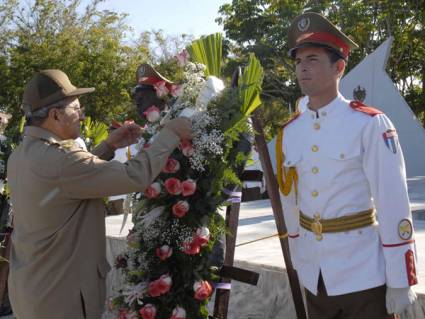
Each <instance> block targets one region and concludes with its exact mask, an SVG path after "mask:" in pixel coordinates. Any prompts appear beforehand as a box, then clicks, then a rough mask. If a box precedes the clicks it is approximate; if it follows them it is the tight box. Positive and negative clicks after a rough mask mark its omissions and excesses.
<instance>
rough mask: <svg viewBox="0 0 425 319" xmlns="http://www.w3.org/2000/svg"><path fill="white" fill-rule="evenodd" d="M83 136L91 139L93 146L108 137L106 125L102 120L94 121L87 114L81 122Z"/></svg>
mask: <svg viewBox="0 0 425 319" xmlns="http://www.w3.org/2000/svg"><path fill="white" fill-rule="evenodd" d="M83 125H84V136H85V137H88V138H89V139H91V140H92V141H93V146H96V145H98V144H100V142H102V141H103V140H106V139H107V137H108V126H107V125H106V124H104V123H102V122H97V121H94V120H92V119H91V118H90V116H87V117H86V118H85V119H84V122H83Z"/></svg>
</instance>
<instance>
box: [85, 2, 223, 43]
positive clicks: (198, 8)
mask: <svg viewBox="0 0 425 319" xmlns="http://www.w3.org/2000/svg"><path fill="white" fill-rule="evenodd" d="M90 2H91V1H90V0H83V1H82V6H85V5H87V4H88V3H90ZM230 2H231V0H150V1H148V0H105V1H104V2H103V3H101V4H100V5H99V8H100V9H106V10H110V11H114V12H119V13H127V14H129V16H128V17H127V19H126V22H127V24H128V25H130V26H131V27H133V28H134V29H135V32H136V34H139V33H140V32H142V31H150V30H159V29H162V30H163V31H164V34H165V35H171V36H172V35H180V34H183V33H185V34H193V35H194V36H195V37H198V36H200V35H204V34H210V33H214V32H221V31H223V28H222V27H221V26H219V25H218V24H217V23H216V22H215V21H214V20H215V19H216V18H217V17H218V13H217V12H218V9H219V7H220V6H221V5H223V4H224V3H230Z"/></svg>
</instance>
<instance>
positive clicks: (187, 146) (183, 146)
mask: <svg viewBox="0 0 425 319" xmlns="http://www.w3.org/2000/svg"><path fill="white" fill-rule="evenodd" d="M179 148H180V150H181V152H182V153H183V155H184V156H186V157H191V156H192V155H193V153H195V150H194V149H193V145H192V143H191V142H189V141H183V142H181V143H180V146H179Z"/></svg>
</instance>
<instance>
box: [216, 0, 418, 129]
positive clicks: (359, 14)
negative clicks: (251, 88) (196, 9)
mask: <svg viewBox="0 0 425 319" xmlns="http://www.w3.org/2000/svg"><path fill="white" fill-rule="evenodd" d="M305 11H315V12H320V13H322V14H324V15H325V16H326V17H328V19H330V20H331V21H332V22H333V23H334V24H336V25H337V26H339V27H340V28H341V29H342V30H343V31H344V32H345V33H347V34H349V35H352V36H353V38H354V40H355V41H356V43H358V44H359V46H360V48H359V49H358V50H356V51H354V52H353V54H352V55H350V60H349V63H348V69H347V71H349V70H350V69H351V68H352V67H353V66H355V65H356V64H358V63H359V62H360V61H361V60H362V59H363V58H364V57H365V56H366V55H367V54H368V53H371V52H372V51H373V50H374V49H375V48H376V47H377V46H379V44H381V43H382V42H383V41H384V40H385V39H387V38H388V37H389V36H394V44H393V49H392V54H391V57H390V59H389V61H388V73H389V74H390V76H391V77H392V79H393V81H394V82H395V83H396V84H397V86H398V87H399V89H400V91H401V93H402V95H403V96H404V97H405V99H406V101H407V102H408V104H409V105H410V106H411V107H412V109H413V111H414V112H415V113H416V114H417V116H418V117H419V118H421V119H423V120H425V118H424V115H425V87H424V83H425V60H424V59H423V57H424V54H425V29H424V27H425V2H424V1H423V0H416V1H391V0H380V1H359V0H355V1H353V0H321V1H306V0H304V1H290V0H233V1H232V2H231V3H229V4H225V5H223V6H221V8H220V10H219V17H218V18H217V20H216V21H217V22H219V23H220V24H222V25H223V28H224V30H225V32H226V36H227V37H228V38H229V39H230V40H231V41H233V42H234V45H235V46H236V47H237V50H238V51H239V52H255V54H256V56H257V57H258V58H259V59H260V61H261V63H262V65H263V66H264V68H265V79H264V84H263V100H264V101H265V107H267V108H271V109H272V110H268V112H266V113H269V114H271V115H273V114H274V116H273V118H267V119H266V120H268V121H269V122H270V123H272V124H277V123H279V122H282V120H283V119H282V118H280V119H277V117H276V116H275V115H276V114H275V113H276V112H281V115H282V116H283V117H286V115H288V114H289V113H288V112H282V111H281V110H279V108H281V107H282V106H286V108H287V109H289V110H290V109H292V110H293V108H294V104H295V101H296V99H297V98H298V97H299V96H300V91H299V89H298V87H297V86H296V84H295V82H296V81H295V78H294V73H293V68H294V67H293V63H292V61H291V60H290V58H289V57H288V55H287V52H288V49H289V48H288V45H287V30H288V27H289V25H290V23H291V21H292V19H293V18H295V17H296V16H297V15H299V14H301V13H303V12H305ZM236 52H237V51H236ZM263 109H264V108H263ZM424 124H425V121H424Z"/></svg>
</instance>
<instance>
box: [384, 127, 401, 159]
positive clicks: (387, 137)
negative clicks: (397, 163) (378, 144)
mask: <svg viewBox="0 0 425 319" xmlns="http://www.w3.org/2000/svg"><path fill="white" fill-rule="evenodd" d="M382 137H383V138H384V142H385V145H386V146H387V147H388V149H389V150H390V151H392V152H393V153H394V154H396V153H397V132H396V130H395V129H389V130H386V131H385V132H384V133H382Z"/></svg>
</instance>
